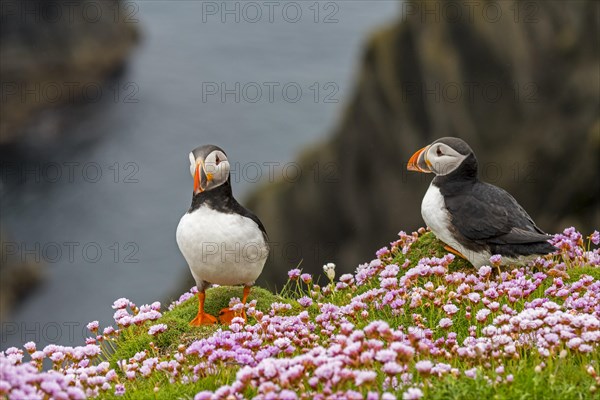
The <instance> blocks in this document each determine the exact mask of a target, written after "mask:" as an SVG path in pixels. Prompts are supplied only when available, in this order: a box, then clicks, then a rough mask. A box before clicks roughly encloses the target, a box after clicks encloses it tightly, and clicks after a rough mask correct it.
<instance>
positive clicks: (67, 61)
mask: <svg viewBox="0 0 600 400" xmlns="http://www.w3.org/2000/svg"><path fill="white" fill-rule="evenodd" d="M135 11H136V9H135V4H134V3H132V2H128V3H124V2H122V1H120V0H106V1H104V0H103V1H85V0H83V1H71V0H60V1H51V2H47V1H45V0H28V1H20V0H7V1H3V2H2V7H1V8H0V13H1V14H0V18H1V21H2V23H1V24H0V38H1V40H0V54H2V57H0V71H1V78H0V79H1V82H0V85H1V88H2V99H1V105H2V118H1V119H0V145H5V144H8V143H12V142H14V141H16V140H17V139H21V136H22V135H23V134H24V133H25V132H29V133H31V131H34V132H33V133H32V134H31V136H35V138H38V139H39V138H41V137H44V136H48V135H55V134H57V133H58V132H57V131H59V130H60V129H59V128H54V129H53V126H54V127H55V126H57V124H56V123H54V124H52V123H44V121H41V122H40V119H41V118H42V119H45V120H46V122H47V121H54V120H55V119H56V118H55V117H56V115H53V117H54V119H53V118H51V117H49V115H48V114H44V113H43V112H44V111H46V110H48V109H55V108H57V107H59V106H64V105H70V104H76V103H78V102H81V101H84V102H85V101H86V100H87V101H90V100H91V101H96V100H97V98H98V96H99V95H100V94H99V90H100V91H101V90H102V84H103V82H104V81H105V80H106V78H107V77H109V76H110V75H111V74H114V73H115V72H117V71H119V70H120V69H121V68H122V67H123V64H124V62H125V60H126V58H127V56H128V55H129V53H130V52H131V50H132V48H133V46H134V44H135V43H136V42H137V38H138V29H137V23H138V22H137V18H136V15H135V14H136V12H135ZM104 94H105V95H107V94H106V91H105V93H104ZM58 125H60V124H58ZM35 138H33V139H34V140H35Z"/></svg>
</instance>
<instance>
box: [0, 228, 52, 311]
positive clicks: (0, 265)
mask: <svg viewBox="0 0 600 400" xmlns="http://www.w3.org/2000/svg"><path fill="white" fill-rule="evenodd" d="M17 250H18V246H17V245H16V244H15V243H14V242H12V241H11V240H10V239H9V238H7V237H6V234H4V233H3V232H1V231H0V322H4V321H6V320H8V319H9V318H10V312H11V310H12V309H13V308H14V306H15V305H16V304H18V302H19V301H21V300H22V299H23V298H24V297H25V296H26V295H27V294H28V293H30V291H31V290H32V289H33V288H35V287H36V286H38V285H39V284H40V283H42V281H43V278H44V269H43V268H42V266H41V265H40V264H39V263H35V262H29V261H26V260H24V259H23V257H21V255H20V254H19V251H17Z"/></svg>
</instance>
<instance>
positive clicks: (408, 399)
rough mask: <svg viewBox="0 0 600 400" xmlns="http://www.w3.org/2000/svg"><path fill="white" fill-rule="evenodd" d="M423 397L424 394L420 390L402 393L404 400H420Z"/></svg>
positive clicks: (409, 390)
mask: <svg viewBox="0 0 600 400" xmlns="http://www.w3.org/2000/svg"><path fill="white" fill-rule="evenodd" d="M422 397H423V392H422V391H421V389H419V388H410V389H408V390H407V391H406V392H404V393H402V400H419V399H420V398H422Z"/></svg>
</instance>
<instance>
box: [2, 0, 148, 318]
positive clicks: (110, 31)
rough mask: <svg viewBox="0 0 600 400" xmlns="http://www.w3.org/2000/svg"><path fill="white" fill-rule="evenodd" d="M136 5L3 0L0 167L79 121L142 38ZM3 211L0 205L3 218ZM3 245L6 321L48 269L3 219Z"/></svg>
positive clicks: (110, 0)
mask: <svg viewBox="0 0 600 400" xmlns="http://www.w3.org/2000/svg"><path fill="white" fill-rule="evenodd" d="M132 5H133V7H134V3H131V2H129V3H125V2H122V1H119V0H102V1H85V0H84V1H73V0H59V1H45V0H25V1H21V0H3V1H2V3H1V5H0V22H1V23H0V97H1V99H0V171H4V169H5V168H7V165H9V164H10V163H13V164H14V163H15V162H20V161H21V160H22V159H24V158H31V157H35V156H33V155H32V153H33V152H35V149H36V148H42V147H43V145H44V142H45V141H46V140H53V141H58V142H60V137H61V134H62V132H63V131H64V130H65V125H66V124H68V123H69V122H70V121H71V120H73V119H77V117H76V115H77V113H78V112H79V109H78V106H79V105H81V104H83V103H86V102H90V101H93V100H94V99H95V98H96V97H97V96H98V91H99V90H100V91H101V90H102V87H103V85H104V84H105V82H106V81H107V80H108V79H110V78H111V77H113V76H115V75H116V74H118V73H119V71H121V70H122V69H123V66H124V65H125V62H126V60H127V57H128V55H129V54H130V52H131V51H132V49H133V48H134V45H135V44H136V42H137V41H138V27H137V20H136V19H135V15H134V14H135V8H132ZM15 148H18V149H19V152H18V153H16V152H15V151H14V149H15ZM1 177H2V180H0V195H2V193H3V192H4V191H5V190H13V188H12V187H9V185H8V184H7V183H6V182H5V181H4V178H5V173H4V172H2V174H1ZM12 183H13V184H14V183H15V182H12ZM17 183H18V182H17ZM42 206H43V205H42ZM5 212H7V211H6V210H0V216H1V215H2V214H4V213H5ZM0 246H1V248H0V257H1V259H2V260H1V263H0V320H6V319H7V318H8V313H9V312H10V310H11V309H12V308H13V307H14V306H15V305H16V304H17V303H18V301H19V300H21V299H22V298H24V297H25V296H26V294H27V293H29V292H30V290H31V288H33V287H34V286H35V285H38V284H39V283H40V282H41V281H42V278H43V275H44V273H43V272H44V270H43V266H41V265H40V264H38V263H31V262H24V260H23V259H22V258H23V257H21V256H20V255H19V252H18V251H15V246H16V244H15V243H14V242H12V241H11V239H10V232H6V230H5V227H3V226H2V220H1V219H0Z"/></svg>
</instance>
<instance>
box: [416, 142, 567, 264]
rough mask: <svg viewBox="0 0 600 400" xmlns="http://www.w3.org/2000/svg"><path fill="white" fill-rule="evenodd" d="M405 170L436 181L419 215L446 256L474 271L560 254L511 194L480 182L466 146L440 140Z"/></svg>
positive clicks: (419, 155)
mask: <svg viewBox="0 0 600 400" xmlns="http://www.w3.org/2000/svg"><path fill="white" fill-rule="evenodd" d="M407 169H408V170H410V171H417V172H425V173H434V174H435V175H436V176H435V178H434V179H433V181H432V182H431V184H430V185H429V189H428V190H427V193H426V194H425V197H424V198H423V203H422V204H421V215H422V216H423V219H424V220H425V223H426V224H427V226H428V227H429V228H430V229H431V231H432V232H433V233H434V234H435V236H437V238H438V239H440V240H441V241H442V242H444V243H446V245H447V246H446V250H448V251H450V252H452V253H454V254H457V255H459V256H461V257H463V258H465V259H467V260H469V262H470V263H471V264H473V265H474V266H475V267H480V266H482V265H488V264H489V259H490V257H491V256H492V255H494V254H499V255H501V256H502V257H503V261H504V262H513V263H521V262H524V261H526V260H528V259H531V258H533V257H535V256H538V255H543V254H548V253H552V252H554V251H555V250H556V248H555V247H554V246H552V245H551V244H550V243H549V242H548V239H550V236H549V235H547V234H546V233H544V231H542V230H541V229H540V228H538V227H537V226H536V224H535V223H534V222H533V220H532V219H531V217H530V216H529V215H528V214H527V212H525V210H524V209H523V207H521V206H520V205H519V203H517V201H516V200H515V199H514V198H513V197H512V196H511V195H510V194H509V193H508V192H506V191H505V190H504V189H501V188H499V187H497V186H494V185H491V184H489V183H485V182H482V181H480V180H479V179H478V177H477V159H476V158H475V154H474V153H473V150H471V148H470V147H469V145H468V144H467V143H465V142H464V141H463V140H461V139H458V138H454V137H444V138H441V139H438V140H436V141H435V142H433V143H432V144H430V145H429V146H425V147H423V148H422V149H420V150H418V151H417V152H416V153H415V154H413V156H412V157H411V158H410V160H409V161H408V165H407Z"/></svg>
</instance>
